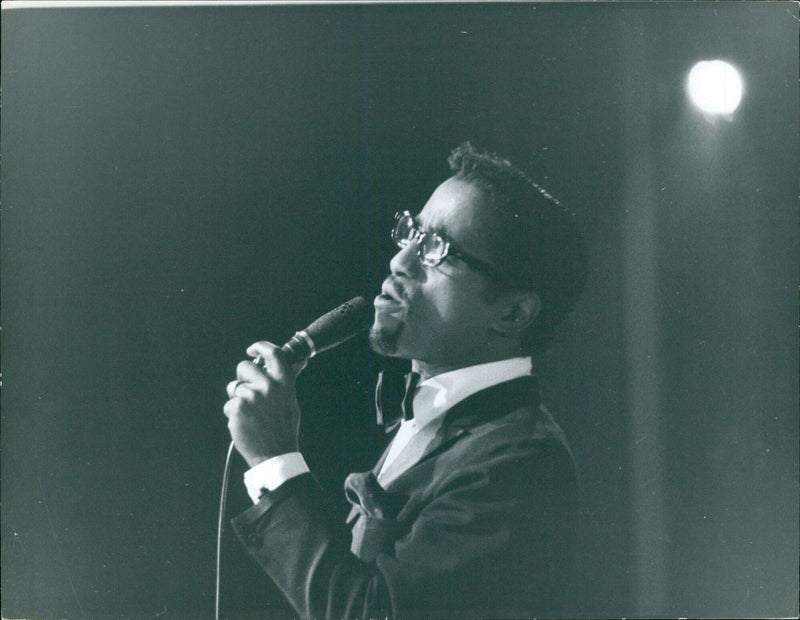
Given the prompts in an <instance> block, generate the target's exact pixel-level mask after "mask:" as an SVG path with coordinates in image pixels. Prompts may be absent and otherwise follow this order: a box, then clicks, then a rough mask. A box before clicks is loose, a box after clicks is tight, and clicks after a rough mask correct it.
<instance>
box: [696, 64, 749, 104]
mask: <svg viewBox="0 0 800 620" xmlns="http://www.w3.org/2000/svg"><path fill="white" fill-rule="evenodd" d="M686 88H687V90H688V92H689V97H690V98H691V100H692V103H694V104H695V105H696V106H697V107H698V108H700V109H701V110H702V111H703V112H707V113H708V114H731V113H732V112H734V111H735V110H736V108H738V107H739V103H740V102H741V101H742V90H743V87H742V78H741V76H740V75H739V72H738V71H737V70H736V68H734V67H733V66H732V65H731V64H729V63H727V62H725V61H724V60H703V61H701V62H698V63H697V64H696V65H695V66H694V67H692V70H691V71H690V72H689V79H688V80H687V81H686Z"/></svg>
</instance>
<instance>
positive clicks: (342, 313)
mask: <svg viewBox="0 0 800 620" xmlns="http://www.w3.org/2000/svg"><path fill="white" fill-rule="evenodd" d="M369 314H370V313H369V305H368V304H367V302H366V300H365V299H364V298H363V297H354V298H353V299H351V300H350V301H346V302H345V303H343V304H342V305H341V306H339V307H338V308H334V309H333V310H331V311H330V312H327V313H325V314H323V315H322V316H321V317H319V318H318V319H317V320H316V321H314V322H313V323H311V325H309V326H308V327H306V328H305V329H303V330H300V331H299V332H297V333H296V334H295V335H294V336H292V337H291V339H290V340H289V342H287V343H286V344H285V345H283V346H282V347H281V350H282V351H284V352H285V353H286V354H287V355H288V357H289V361H290V362H291V363H292V364H297V363H299V362H304V361H306V360H309V359H311V358H312V357H314V356H315V355H316V354H317V353H322V352H323V351H327V350H328V349H332V348H334V347H338V346H339V345H340V344H342V343H343V342H346V341H348V340H350V338H352V337H353V336H357V335H358V334H360V333H361V332H363V331H364V330H366V329H367V328H368V327H369V325H370V315H369Z"/></svg>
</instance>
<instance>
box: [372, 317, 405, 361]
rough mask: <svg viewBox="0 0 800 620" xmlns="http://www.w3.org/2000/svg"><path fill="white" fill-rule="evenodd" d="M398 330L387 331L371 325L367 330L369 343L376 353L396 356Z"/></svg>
mask: <svg viewBox="0 0 800 620" xmlns="http://www.w3.org/2000/svg"><path fill="white" fill-rule="evenodd" d="M400 331H401V330H397V331H394V332H389V331H388V330H386V329H381V328H380V327H377V326H375V325H373V326H372V327H371V328H370V330H369V345H370V347H371V348H372V350H373V351H374V352H375V353H377V354H378V355H384V356H386V357H396V356H397V350H398V346H397V344H398V340H399V337H400Z"/></svg>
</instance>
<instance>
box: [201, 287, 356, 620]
mask: <svg viewBox="0 0 800 620" xmlns="http://www.w3.org/2000/svg"><path fill="white" fill-rule="evenodd" d="M369 324H370V315H369V305H368V304H367V302H366V301H365V300H364V298H363V297H354V298H353V299H351V300H350V301H348V302H345V303H343V304H342V305H341V306H339V307H338V308H334V309H333V310H331V311H330V312H328V313H326V314H323V315H322V316H321V317H319V318H318V319H317V320H316V321H314V322H313V323H312V324H311V325H309V326H308V327H306V328H305V329H303V330H301V331H299V332H297V333H296V334H295V335H294V336H292V338H291V340H289V342H287V343H286V344H285V345H283V346H282V347H281V349H282V350H283V351H284V352H285V353H286V355H287V357H288V359H289V362H290V363H291V364H297V363H299V362H303V361H306V360H308V359H311V358H312V357H314V356H315V355H316V354H317V353H321V352H322V351H327V350H328V349H332V348H333V347H338V346H339V345H340V344H342V343H343V342H346V341H347V340H350V338H352V337H353V336H357V335H358V334H360V333H361V332H363V331H364V330H366V329H367V328H368V327H369ZM256 360H258V358H256ZM233 448H234V444H233V442H231V444H230V446H229V447H228V455H227V457H226V458H225V469H224V472H223V475H222V492H221V494H220V501H219V522H218V524H217V570H216V592H215V612H214V618H215V620H219V617H220V616H219V609H220V607H219V603H220V568H221V566H220V562H221V557H222V553H221V550H222V524H223V521H224V517H225V504H226V501H227V495H228V477H229V474H230V464H231V456H232V454H233Z"/></svg>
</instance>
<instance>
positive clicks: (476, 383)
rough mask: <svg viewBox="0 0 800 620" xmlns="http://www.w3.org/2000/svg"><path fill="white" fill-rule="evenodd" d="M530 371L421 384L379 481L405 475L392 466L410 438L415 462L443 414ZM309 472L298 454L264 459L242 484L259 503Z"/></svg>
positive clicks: (454, 376) (508, 365)
mask: <svg viewBox="0 0 800 620" xmlns="http://www.w3.org/2000/svg"><path fill="white" fill-rule="evenodd" d="M531 368H532V361H531V358H530V357H514V358H509V359H505V360H500V361H498V362H488V363H486V364H477V365H475V366H467V367H466V368H459V369H458V370H452V371H450V372H445V373H442V374H440V375H436V376H435V377H429V378H428V379H425V380H424V381H420V383H419V385H418V386H417V390H416V392H415V395H414V401H413V408H414V417H413V418H412V419H410V420H403V421H402V422H401V424H400V429H399V430H398V431H397V434H396V435H395V437H394V439H393V440H392V445H391V446H390V448H389V454H388V455H387V456H386V460H385V461H384V463H383V465H382V467H381V471H380V473H379V474H378V481H379V482H381V483H382V484H387V483H388V482H390V481H391V480H393V479H394V478H396V477H397V476H398V475H400V474H401V473H403V471H405V469H403V470H399V471H398V470H396V469H395V470H392V468H391V465H392V463H393V462H394V461H395V460H396V459H397V457H398V455H399V454H400V453H401V452H402V451H403V450H404V449H405V448H406V446H408V444H409V441H411V439H412V437H417V441H415V442H414V444H413V445H414V446H415V448H414V449H416V450H417V451H418V452H419V454H418V455H417V458H418V457H419V456H421V455H422V452H424V447H425V446H426V445H427V444H428V443H429V442H430V441H431V440H433V438H434V437H435V436H436V432H437V431H438V430H439V428H440V427H441V425H442V422H443V421H444V414H445V413H446V412H447V411H448V410H449V409H451V408H452V407H453V406H454V405H456V404H457V403H459V402H461V401H462V400H464V399H465V398H467V397H469V396H472V395H473V394H475V393H476V392H480V391H481V390H485V389H486V388H488V387H491V386H493V385H497V384H498V383H503V382H504V381H510V380H512V379H517V378H518V377H523V376H525V375H528V374H530V373H531ZM415 462H416V460H415V459H411V460H410V461H409V462H407V463H406V468H408V467H410V466H411V465H413V464H414V463H415ZM308 471H310V470H309V468H308V465H307V464H306V462H305V459H303V456H302V455H301V454H300V453H299V452H290V453H288V454H281V455H279V456H275V457H272V458H270V459H267V460H266V461H263V462H262V463H259V464H258V465H256V466H255V467H253V468H251V469H249V470H248V471H247V472H245V474H244V483H245V486H246V487H247V493H248V494H249V495H250V498H251V499H252V500H253V502H255V503H258V500H259V497H260V496H261V493H262V492H263V490H264V489H267V490H268V491H274V490H275V489H277V488H278V487H279V486H280V485H282V484H283V483H284V482H286V481H287V480H289V479H290V478H293V477H295V476H299V475H300V474H304V473H306V472H308Z"/></svg>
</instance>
